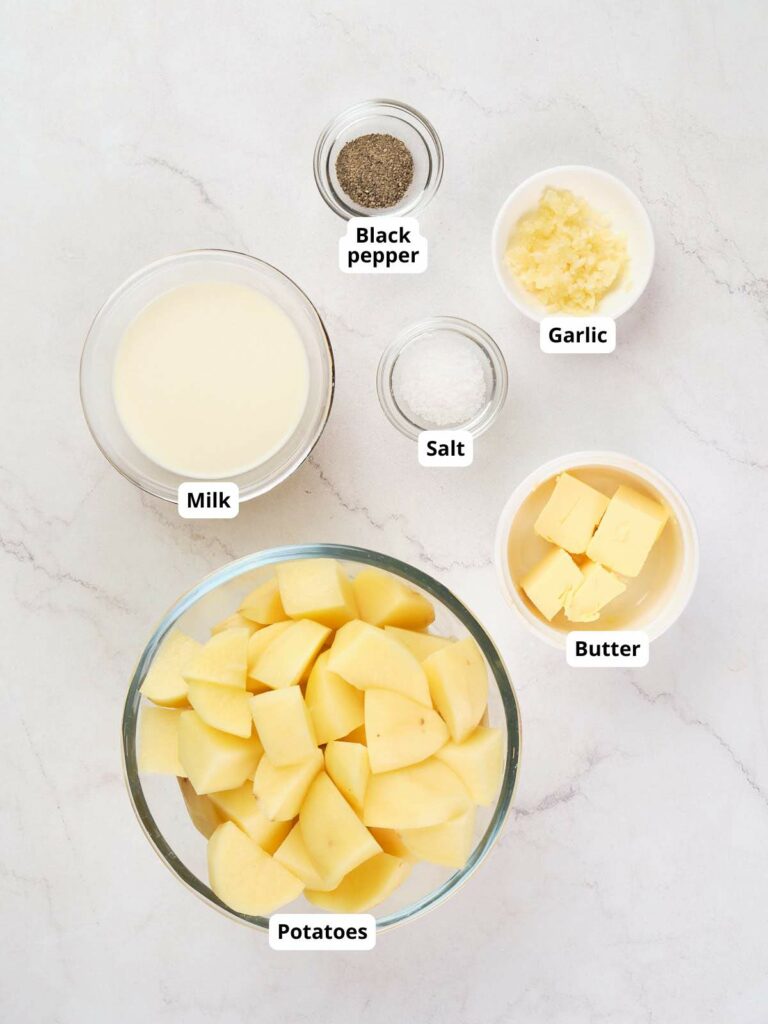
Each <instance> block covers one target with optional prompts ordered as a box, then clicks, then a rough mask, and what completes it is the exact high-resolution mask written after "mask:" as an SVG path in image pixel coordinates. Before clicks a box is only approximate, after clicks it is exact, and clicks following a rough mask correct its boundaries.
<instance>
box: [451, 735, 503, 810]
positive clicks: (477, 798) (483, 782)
mask: <svg viewBox="0 0 768 1024" xmlns="http://www.w3.org/2000/svg"><path fill="white" fill-rule="evenodd" d="M435 757H436V758H437V759H438V760H440V761H442V762H443V763H444V764H447V765H448V767H449V768H452V769H453V771H455V772H456V774H457V775H458V776H459V778H460V779H461V781H462V782H463V783H464V785H465V786H466V787H467V790H468V791H469V795H470V797H471V798H472V800H473V802H474V803H476V804H480V806H481V807H484V806H487V805H488V804H491V803H493V801H494V799H495V797H496V794H497V793H498V791H499V786H500V785H501V776H502V774H503V772H504V738H503V736H502V735H501V731H500V730H499V729H489V728H487V727H485V726H482V725H479V726H478V727H477V728H476V729H475V731H474V732H473V733H471V734H470V735H469V736H468V737H467V738H466V739H465V740H464V741H463V742H462V743H454V742H453V741H451V742H449V743H446V744H445V746H444V747H441V748H440V750H438V751H437V753H436V754H435Z"/></svg>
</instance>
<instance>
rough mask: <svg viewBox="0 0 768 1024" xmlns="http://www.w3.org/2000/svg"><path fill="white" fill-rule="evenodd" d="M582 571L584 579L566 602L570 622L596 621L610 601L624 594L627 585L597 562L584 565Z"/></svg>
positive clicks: (566, 611) (567, 617)
mask: <svg viewBox="0 0 768 1024" xmlns="http://www.w3.org/2000/svg"><path fill="white" fill-rule="evenodd" d="M581 572H582V575H583V576H584V581H583V582H582V584H581V586H580V587H578V588H577V589H576V590H574V592H573V593H572V594H571V595H570V599H569V600H568V601H566V602H565V617H566V619H568V620H569V621H570V622H595V621H596V620H597V619H599V618H600V612H601V611H602V609H603V608H605V606H606V605H607V604H608V602H609V601H612V600H613V599H614V597H618V596H619V594H623V593H624V591H625V590H626V589H627V585H626V583H622V581H621V580H620V579H619V578H618V576H614V575H613V573H612V572H610V571H609V570H608V569H604V568H603V566H602V565H598V563H597V562H587V564H586V565H582V566H581Z"/></svg>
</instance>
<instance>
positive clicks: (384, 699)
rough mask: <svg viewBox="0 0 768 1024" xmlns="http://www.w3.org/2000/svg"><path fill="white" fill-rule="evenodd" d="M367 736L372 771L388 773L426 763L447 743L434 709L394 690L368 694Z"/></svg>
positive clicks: (442, 726)
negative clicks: (411, 765)
mask: <svg viewBox="0 0 768 1024" xmlns="http://www.w3.org/2000/svg"><path fill="white" fill-rule="evenodd" d="M365 735H366V736H367V737H368V754H369V756H370V762H371V771H373V772H376V773H377V774H378V773H379V772H389V771H393V770H394V769H395V768H404V767H405V766H406V765H409V764H416V763H417V762H418V761H424V760H426V759H427V758H428V757H429V756H430V755H431V754H434V753H435V751H436V750H439V749H440V747H442V746H443V744H444V743H446V742H447V741H448V728H447V726H446V724H445V722H444V721H443V720H442V718H441V717H440V715H438V713H437V712H436V711H433V710H432V708H425V707H424V705H423V704H419V703H417V701H415V700H411V699H410V698H408V697H403V696H402V694H399V693H394V692H393V691H392V690H366V691H365Z"/></svg>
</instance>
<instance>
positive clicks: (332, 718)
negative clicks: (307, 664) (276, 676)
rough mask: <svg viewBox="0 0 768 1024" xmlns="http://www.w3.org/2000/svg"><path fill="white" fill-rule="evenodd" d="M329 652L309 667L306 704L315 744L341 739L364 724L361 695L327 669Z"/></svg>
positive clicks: (355, 688)
mask: <svg viewBox="0 0 768 1024" xmlns="http://www.w3.org/2000/svg"><path fill="white" fill-rule="evenodd" d="M329 657H330V651H324V652H323V653H322V654H321V655H320V656H319V657H318V659H317V661H316V662H315V664H314V665H313V666H312V671H311V672H310V674H309V681H308V682H307V691H306V701H307V707H308V708H309V713H310V715H311V717H312V724H313V725H314V727H315V736H316V737H317V742H318V743H328V742H329V741H330V740H337V739H340V738H341V737H342V736H346V735H347V734H348V733H350V732H351V731H352V730H353V729H356V728H357V727H358V726H360V725H362V724H363V720H364V717H365V714H364V711H363V694H362V693H361V692H360V690H358V689H357V687H355V686H351V685H350V684H349V683H348V682H347V681H346V680H345V679H342V678H341V676H340V675H337V674H336V673H335V672H331V670H330V669H329V668H328V659H329Z"/></svg>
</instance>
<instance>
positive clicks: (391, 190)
mask: <svg viewBox="0 0 768 1024" xmlns="http://www.w3.org/2000/svg"><path fill="white" fill-rule="evenodd" d="M336 176H337V177H338V179H339V184H340V185H341V187H342V188H343V190H344V192H345V193H346V194H347V196H348V197H349V198H350V199H351V200H352V202H353V203H356V204H357V205H358V206H363V207H365V208H366V209H368V210H370V209H375V210H380V209H385V208H386V207H388V206H395V204H396V203H399V202H400V200H401V199H402V198H403V196H404V195H405V193H406V192H407V191H408V188H409V187H410V184H411V182H412V181H413V157H412V156H411V152H410V150H409V149H408V147H407V146H406V145H405V143H404V142H401V141H400V139H396V138H395V136H394V135H382V134H380V133H373V134H371V135H360V136H358V138H356V139H351V140H350V141H349V142H348V143H347V144H346V145H345V146H344V147H343V148H342V150H341V152H340V153H339V155H338V157H337V158H336Z"/></svg>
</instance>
